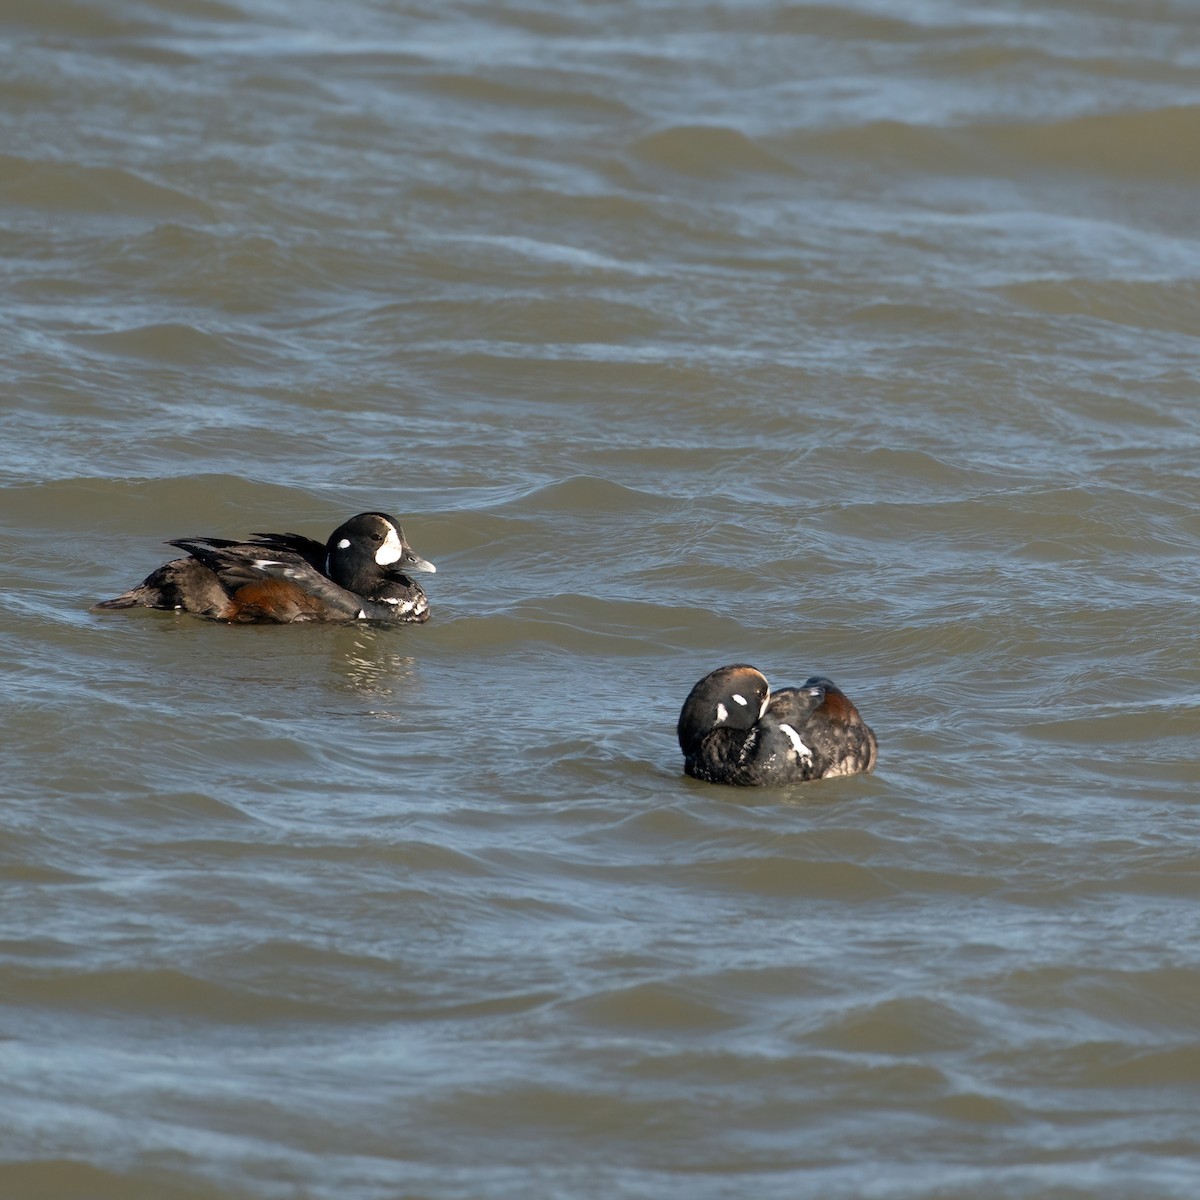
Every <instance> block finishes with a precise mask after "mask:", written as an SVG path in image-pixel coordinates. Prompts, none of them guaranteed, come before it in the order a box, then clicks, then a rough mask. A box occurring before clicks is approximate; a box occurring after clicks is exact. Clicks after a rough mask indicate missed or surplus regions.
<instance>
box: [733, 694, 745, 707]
mask: <svg viewBox="0 0 1200 1200" xmlns="http://www.w3.org/2000/svg"><path fill="white" fill-rule="evenodd" d="M733 698H734V699H735V700H736V701H737V702H738V703H739V704H740V705H741V706H742V707H743V708H745V707H746V703H747V701H746V697H745V696H739V695H738V694H737V692H734V693H733Z"/></svg>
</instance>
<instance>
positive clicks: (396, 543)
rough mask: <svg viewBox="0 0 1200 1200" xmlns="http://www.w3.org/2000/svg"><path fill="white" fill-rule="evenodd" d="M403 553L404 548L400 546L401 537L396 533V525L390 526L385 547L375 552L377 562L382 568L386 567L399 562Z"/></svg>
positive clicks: (384, 541)
mask: <svg viewBox="0 0 1200 1200" xmlns="http://www.w3.org/2000/svg"><path fill="white" fill-rule="evenodd" d="M403 553H404V547H403V546H402V545H400V535H399V534H398V533H397V532H396V527H395V525H389V526H388V531H387V537H385V538H384V539H383V545H382V546H380V547H379V549H378V550H376V551H375V561H376V562H377V563H378V564H379V565H380V566H381V567H386V566H387V565H388V564H389V563H394V562H396V561H398V560H399V558H400V555H402V554H403Z"/></svg>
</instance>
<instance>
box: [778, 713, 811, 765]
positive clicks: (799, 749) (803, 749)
mask: <svg viewBox="0 0 1200 1200" xmlns="http://www.w3.org/2000/svg"><path fill="white" fill-rule="evenodd" d="M779 728H780V729H781V730H782V731H783V732H784V733H785V734H787V739H788V741H789V742H791V743H792V748H793V749H794V750H795V751H796V753H797V754H798V755H800V757H801V758H812V751H811V750H810V749H809V748H808V747H807V746H806V745H805V744H804V741H803V739H802V738H801V737H800V735H799V734H798V733H797V732H796V731H795V730H794V729H793V728H792V727H791V726H790V725H784V724H783V723H782V722H780V725H779Z"/></svg>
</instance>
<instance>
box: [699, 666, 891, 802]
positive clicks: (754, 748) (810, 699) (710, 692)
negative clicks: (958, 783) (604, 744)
mask: <svg viewBox="0 0 1200 1200" xmlns="http://www.w3.org/2000/svg"><path fill="white" fill-rule="evenodd" d="M676 732H677V734H678V735H679V746H680V749H681V750H682V751H683V769H684V772H685V773H686V774H688V775H691V776H692V777H693V778H694V779H703V780H704V781H706V782H707V783H731V784H736V785H738V786H740V787H779V786H782V785H784V784H789V783H804V782H806V781H807V780H810V779H825V778H827V777H828V776H830V775H857V774H858V773H859V772H862V771H870V770H872V769H873V768H874V766H875V759H876V757H877V753H878V746H877V743H876V741H875V735H874V734H873V733H872V732H871V730H870V729H869V728H868V727H867V725H866V724H865V723H864V722H863V719H862V717H860V716H859V715H858V710H857V709H856V708H855V707H854V705H853V704H851V703H850V700H849V698H848V697H847V696H846V694H845V693H844V692H843V691H842V690H841V689H840V688H839V687H837V686H836V685H835V684H833V683H831V682H830V681H829V680H828V679H824V678H822V677H820V676H818V675H814V676H813V677H812V678H811V679H807V680H805V682H804V683H803V684H802V685H801V686H800V687H798V688H781V689H780V690H779V691H777V692H775V693H774V694H772V693H771V689H770V688H769V687H768V686H767V680H766V676H764V675H763V673H762V672H761V671H757V670H755V669H754V667H751V666H747V665H746V664H745V663H738V664H736V665H734V666H731V667H720V668H718V669H717V670H716V671H713V672H712V673H711V674H709V675H705V677H704V678H703V679H701V680H700V682H699V683H697V684H696V686H695V687H694V688H692V690H691V692H690V693H689V694H688V698H687V700H685V701H684V704H683V711H682V712H681V713H680V714H679V726H678V729H677V730H676Z"/></svg>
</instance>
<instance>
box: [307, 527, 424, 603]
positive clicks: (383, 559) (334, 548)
mask: <svg viewBox="0 0 1200 1200" xmlns="http://www.w3.org/2000/svg"><path fill="white" fill-rule="evenodd" d="M436 570H437V568H436V567H435V566H434V565H433V563H431V562H427V561H426V560H425V559H423V558H422V557H421V556H420V555H419V554H416V553H414V551H413V549H412V547H411V546H409V544H408V543H407V542H406V541H405V540H404V531H403V530H402V529H401V528H400V522H399V521H397V520H396V518H395V517H389V516H388V515H387V513H377V512H370V513H359V514H358V516H356V517H351V518H350V520H348V521H346V522H345V523H344V524H342V525H339V526H338V527H337V528H336V529H335V530H334V531H333V533H331V534H330V535H329V541H328V542H327V543H326V544H325V574H326V575H328V576H329V578H330V579H332V580H333V582H334V583H336V584H338V585H339V586H340V587H344V588H346V589H347V590H348V591H351V592H355V593H356V594H358V595H360V596H371V595H373V594H374V593H375V592H377V591H378V590H379V588H380V587H381V586H382V585H383V584H385V583H386V582H388V581H392V580H397V579H404V578H406V576H407V572H409V571H436Z"/></svg>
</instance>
